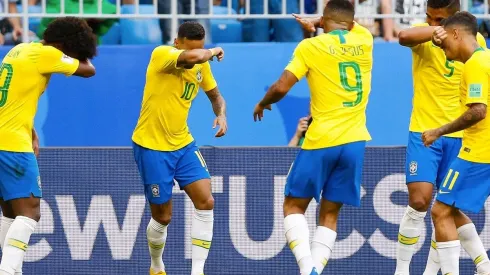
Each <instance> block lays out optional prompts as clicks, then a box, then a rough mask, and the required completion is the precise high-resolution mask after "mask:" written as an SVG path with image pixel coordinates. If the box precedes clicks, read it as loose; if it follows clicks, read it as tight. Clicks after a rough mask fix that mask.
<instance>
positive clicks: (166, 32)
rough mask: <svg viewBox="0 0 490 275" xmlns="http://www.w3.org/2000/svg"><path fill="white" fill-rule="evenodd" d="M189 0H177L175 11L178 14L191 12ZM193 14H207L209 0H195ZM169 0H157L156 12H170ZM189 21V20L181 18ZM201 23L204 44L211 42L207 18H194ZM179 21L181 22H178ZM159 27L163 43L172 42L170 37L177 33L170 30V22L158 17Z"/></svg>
mask: <svg viewBox="0 0 490 275" xmlns="http://www.w3.org/2000/svg"><path fill="white" fill-rule="evenodd" d="M191 1H192V0H178V7H177V13H178V14H191ZM195 1H196V2H195V3H196V6H195V14H209V8H210V7H209V0H195ZM171 2H172V1H170V0H158V13H159V14H170V13H171V5H172V3H171ZM183 21H189V20H183ZM195 21H197V22H199V23H201V25H203V27H204V30H205V31H206V38H205V39H206V40H205V43H206V44H211V43H212V41H211V27H210V23H209V20H207V19H206V20H203V19H202V20H195ZM179 23H181V22H179ZM160 29H161V30H162V40H163V44H167V43H169V42H170V43H172V42H173V41H172V38H173V37H174V36H175V35H177V34H176V33H171V32H172V24H171V21H170V20H169V19H160Z"/></svg>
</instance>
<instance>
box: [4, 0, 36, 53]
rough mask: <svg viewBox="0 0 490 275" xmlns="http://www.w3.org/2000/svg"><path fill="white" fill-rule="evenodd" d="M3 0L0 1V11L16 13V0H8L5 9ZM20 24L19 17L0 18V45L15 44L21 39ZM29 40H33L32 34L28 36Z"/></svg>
mask: <svg viewBox="0 0 490 275" xmlns="http://www.w3.org/2000/svg"><path fill="white" fill-rule="evenodd" d="M5 3H6V2H5V1H1V3H0V13H4V12H5V13H12V14H14V13H18V11H17V1H15V0H9V1H8V6H7V10H6V11H5V7H4V5H5ZM22 33H23V29H22V25H21V21H20V17H9V18H0V45H15V44H17V43H20V42H21V40H22ZM30 39H31V41H32V40H35V39H36V37H35V36H34V35H31V36H30Z"/></svg>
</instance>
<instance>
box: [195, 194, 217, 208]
mask: <svg viewBox="0 0 490 275" xmlns="http://www.w3.org/2000/svg"><path fill="white" fill-rule="evenodd" d="M194 207H195V208H196V209H198V210H213V209H214V198H213V196H212V195H210V196H209V197H206V198H203V199H201V200H198V201H195V202H194Z"/></svg>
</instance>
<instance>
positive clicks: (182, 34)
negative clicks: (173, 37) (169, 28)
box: [177, 21, 206, 40]
mask: <svg viewBox="0 0 490 275" xmlns="http://www.w3.org/2000/svg"><path fill="white" fill-rule="evenodd" d="M205 35H206V32H205V31H204V27H203V26H202V25H201V24H199V23H198V22H195V21H187V22H184V23H183V24H182V25H180V27H179V32H178V33H177V37H178V38H187V39H189V40H203V39H204V36H205Z"/></svg>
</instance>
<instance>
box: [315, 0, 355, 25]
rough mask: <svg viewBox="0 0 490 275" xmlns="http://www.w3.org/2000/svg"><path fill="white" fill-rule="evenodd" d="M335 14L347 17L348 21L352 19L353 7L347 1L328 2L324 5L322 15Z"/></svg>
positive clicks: (331, 0)
mask: <svg viewBox="0 0 490 275" xmlns="http://www.w3.org/2000/svg"><path fill="white" fill-rule="evenodd" d="M327 13H328V14H335V15H342V16H345V17H348V18H349V20H353V19H354V13H355V9H354V5H352V3H351V2H350V1H348V0H330V1H328V2H327V5H325V9H324V10H323V14H324V15H325V14H327Z"/></svg>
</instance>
